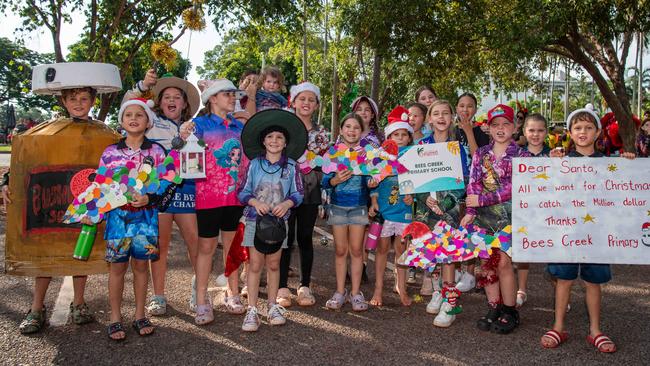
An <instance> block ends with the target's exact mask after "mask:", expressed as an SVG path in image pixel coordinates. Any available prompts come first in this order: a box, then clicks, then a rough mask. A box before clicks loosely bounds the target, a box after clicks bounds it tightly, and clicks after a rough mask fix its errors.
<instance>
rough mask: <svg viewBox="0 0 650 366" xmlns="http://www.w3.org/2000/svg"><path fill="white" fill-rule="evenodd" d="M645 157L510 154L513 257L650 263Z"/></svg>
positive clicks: (649, 182)
mask: <svg viewBox="0 0 650 366" xmlns="http://www.w3.org/2000/svg"><path fill="white" fill-rule="evenodd" d="M649 162H650V161H648V160H647V159H635V160H628V159H623V158H564V159H558V158H516V159H513V161H512V171H513V178H512V239H513V242H512V250H513V261H515V262H553V263H616V264H650V205H649V202H650V169H649V168H648V163H649Z"/></svg>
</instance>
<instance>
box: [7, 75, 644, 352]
mask: <svg viewBox="0 0 650 366" xmlns="http://www.w3.org/2000/svg"><path fill="white" fill-rule="evenodd" d="M198 85H199V89H200V90H201V92H200V94H199V92H198V91H197V90H196V88H194V86H193V85H191V84H190V83H188V82H187V81H185V80H182V79H179V78H174V77H171V76H167V77H161V78H157V77H156V75H155V73H153V71H150V72H149V73H148V74H147V77H146V78H145V80H143V81H142V82H139V83H138V84H136V86H135V88H134V89H133V90H132V91H130V92H129V94H128V95H127V97H126V98H125V100H124V101H123V104H122V106H121V108H120V111H119V114H118V121H119V123H120V126H121V127H122V129H123V130H124V131H125V134H126V136H125V137H124V138H123V139H122V140H121V141H119V142H118V143H116V144H114V145H111V146H108V147H107V148H106V150H105V151H104V153H103V155H102V157H101V159H100V162H99V165H100V166H106V167H108V168H115V167H120V166H124V165H125V164H126V162H129V161H130V162H133V163H135V165H136V166H140V165H142V164H147V163H149V164H154V165H155V164H157V163H158V162H160V161H162V159H164V157H165V154H166V151H168V150H169V149H170V148H179V147H180V146H182V145H183V141H182V139H186V138H187V137H188V136H189V135H190V134H191V133H194V134H195V135H196V136H197V137H198V138H199V139H201V140H202V141H203V142H204V143H205V146H206V154H205V156H206V178H205V179H197V180H196V181H194V182H193V181H185V182H184V183H183V185H182V186H181V187H179V188H178V191H177V193H176V195H175V196H174V199H173V200H172V203H171V204H170V207H169V208H167V209H166V210H165V211H164V212H159V210H158V208H157V204H158V202H159V201H160V196H159V194H160V193H162V191H163V190H164V188H165V187H164V185H163V186H161V188H160V189H159V192H157V193H158V194H147V195H137V194H136V195H134V197H133V200H132V202H130V203H129V204H128V205H127V206H123V207H120V208H118V209H115V210H113V211H110V213H109V214H108V215H107V217H106V222H107V226H106V232H105V235H104V239H106V242H107V248H106V261H107V262H109V263H110V272H109V299H110V306H111V315H110V325H109V326H108V335H109V337H110V338H111V339H113V340H123V339H125V337H126V330H125V328H124V326H123V324H122V319H121V311H120V308H121V301H122V294H123V289H124V274H125V272H126V270H127V267H128V264H129V262H130V263H131V267H132V270H133V273H134V292H135V300H136V301H135V304H136V320H135V321H134V322H133V328H134V329H135V330H136V331H137V333H138V334H139V335H141V336H145V335H149V334H152V333H153V331H154V326H153V324H152V323H151V321H150V320H149V319H148V318H147V316H146V310H148V311H149V313H150V314H151V315H162V314H164V313H165V311H166V298H165V295H164V282H165V273H166V269H167V268H166V266H167V262H166V258H167V252H168V250H169V245H170V236H171V227H172V222H176V223H177V225H178V226H179V228H180V230H181V234H182V236H183V239H184V241H185V243H186V245H187V249H188V256H189V258H190V263H191V264H192V267H193V270H194V273H195V277H194V278H193V279H192V284H191V289H192V290H191V297H190V301H189V307H190V310H191V311H194V312H195V314H196V316H195V322H196V324H198V325H204V324H208V323H210V322H212V321H213V320H214V315H213V304H212V302H211V299H210V298H209V297H208V291H207V290H208V282H209V278H210V272H211V269H212V258H213V255H214V252H215V249H216V247H217V237H218V236H220V241H221V243H222V245H223V250H224V251H223V253H224V255H223V259H224V268H225V266H226V260H227V255H228V253H229V251H230V248H231V245H233V243H234V242H236V240H235V239H236V236H237V235H236V234H237V229H238V226H239V224H240V221H241V222H244V223H245V226H244V227H245V228H244V230H243V233H240V234H243V237H242V238H240V239H241V245H243V246H244V247H246V248H248V250H249V258H250V260H249V263H248V265H247V266H245V267H246V268H245V270H244V271H245V272H246V276H245V282H246V283H245V287H244V289H243V291H242V293H243V294H244V295H246V296H247V297H248V305H247V306H244V304H243V302H242V299H241V293H240V286H239V274H238V272H237V271H233V272H232V273H231V274H230V275H229V276H228V278H227V290H226V291H227V295H226V297H225V301H224V303H225V306H226V309H227V311H228V312H230V313H233V314H244V313H246V315H245V317H244V320H243V324H242V330H244V331H256V330H257V329H258V327H259V325H260V319H259V314H258V308H257V302H258V294H259V284H260V276H261V273H262V268H263V267H264V266H266V273H267V281H266V283H267V294H268V300H267V301H268V310H267V318H268V323H269V324H270V325H281V324H284V323H285V322H286V319H285V307H288V306H291V305H292V295H291V291H290V290H289V288H288V285H287V277H288V272H289V265H290V258H291V248H292V246H293V242H294V240H295V241H297V243H298V247H299V250H300V261H301V265H300V272H301V278H300V287H299V288H298V291H297V303H298V304H299V305H301V306H311V305H314V304H315V303H316V300H315V298H314V296H313V294H312V292H311V290H310V281H311V270H312V264H313V243H312V236H313V230H314V225H315V222H316V218H317V215H318V209H319V205H321V204H322V203H323V202H322V200H321V190H325V191H327V192H328V195H329V204H328V205H327V214H328V219H327V222H328V225H331V227H332V232H333V236H334V243H335V277H336V289H335V291H334V293H333V295H332V296H331V298H330V299H329V300H327V302H326V304H325V305H326V307H327V308H328V309H333V310H338V309H341V308H342V307H343V306H344V305H345V304H346V303H347V302H350V303H351V306H352V310H354V311H365V310H367V309H368V307H369V305H372V306H382V305H383V291H384V272H385V268H386V263H387V258H388V252H389V250H390V247H391V246H392V247H394V250H395V258H397V257H399V256H400V255H401V254H402V253H403V252H404V251H405V250H406V242H405V240H404V239H406V238H402V233H403V231H404V228H405V227H406V225H408V224H409V223H411V222H413V221H420V222H423V223H425V224H426V225H428V226H429V227H433V225H435V223H436V222H438V221H439V220H445V221H446V222H447V223H449V224H451V225H452V226H455V227H458V226H464V227H466V226H467V225H468V224H471V223H473V224H476V225H478V226H480V227H482V228H485V229H487V230H488V231H489V232H497V231H499V230H501V229H503V228H504V227H506V226H507V225H509V224H510V223H511V202H510V200H511V180H512V164H511V160H512V158H515V157H533V156H564V152H563V151H560V150H553V151H552V152H551V151H550V149H549V148H548V147H547V146H546V145H545V139H546V135H547V128H548V126H547V122H546V120H545V119H544V117H543V116H541V115H539V114H531V115H528V116H525V119H523V121H522V125H521V136H522V139H521V141H517V140H516V139H515V138H516V137H517V138H518V136H517V127H518V126H517V124H516V121H515V112H514V110H513V109H512V108H511V107H509V106H506V105H501V104H499V105H497V106H495V107H493V108H492V109H490V110H489V112H488V117H487V126H488V128H487V129H483V128H481V127H479V126H476V125H475V124H474V122H473V120H474V115H475V114H476V110H477V100H476V97H475V96H473V95H472V94H469V93H465V94H462V95H461V96H460V97H459V98H458V102H457V104H456V106H455V108H454V106H452V104H451V103H449V102H447V101H444V100H439V99H437V98H436V95H435V93H434V91H433V90H432V89H431V88H429V87H423V88H421V89H420V90H418V93H417V95H416V101H415V102H413V103H411V104H408V105H407V107H406V108H405V107H402V106H397V107H396V108H395V109H393V110H392V111H391V112H390V113H389V115H388V124H387V125H386V127H385V128H384V130H383V132H382V131H381V130H380V129H379V127H378V119H379V117H380V115H379V110H378V108H377V104H376V103H375V101H373V100H372V99H371V98H369V97H366V96H362V97H359V98H357V99H356V100H355V101H354V102H353V103H352V105H351V107H352V113H350V114H348V115H346V116H345V117H343V118H342V119H341V121H340V134H339V136H336V139H335V142H334V143H335V144H343V145H345V147H346V148H347V149H350V150H359V149H363V148H365V146H367V145H368V144H370V145H372V146H374V147H379V146H380V144H381V143H382V142H383V141H384V140H385V139H386V140H392V141H394V142H395V144H396V145H397V146H398V147H399V150H400V151H403V150H404V149H407V148H408V146H410V145H414V144H429V143H440V142H449V141H459V142H460V145H461V147H462V148H461V150H460V156H461V162H462V166H463V175H464V178H465V183H466V186H467V188H466V189H462V190H453V191H439V192H435V193H425V194H416V195H400V194H399V184H398V182H397V177H396V176H391V177H388V178H386V179H384V180H382V181H381V182H378V181H376V180H374V179H372V178H370V177H369V176H361V175H353V174H352V172H351V171H348V170H341V171H338V172H336V173H329V174H322V173H321V172H320V171H318V170H312V171H309V172H303V171H301V170H300V169H298V165H297V163H296V160H298V158H299V157H300V156H301V155H302V154H303V152H304V151H305V149H308V150H310V151H312V152H314V153H315V154H319V155H320V154H323V153H324V152H325V151H326V150H327V148H328V147H329V146H330V144H331V143H330V139H329V135H328V133H327V131H326V130H325V129H324V128H323V127H322V126H318V125H317V124H316V123H315V122H314V118H313V117H314V113H315V112H316V111H317V110H318V106H319V103H320V90H319V89H318V87H317V86H315V85H314V84H311V83H308V82H305V83H302V84H298V85H296V86H294V87H292V88H291V90H290V98H289V101H287V100H286V99H285V98H284V97H283V96H282V95H281V94H280V91H281V90H280V89H281V87H282V85H283V80H282V76H281V73H280V72H279V70H277V69H276V68H268V69H266V70H264V72H263V73H262V74H261V75H260V76H259V77H258V76H256V75H254V74H251V75H244V76H243V77H242V80H241V81H240V87H239V88H236V87H235V86H234V84H233V83H232V82H230V81H229V80H226V79H217V80H204V81H200V82H199V84H198ZM258 88H259V89H258ZM93 93H94V91H93V90H92V89H90V90H89V89H88V88H81V89H73V90H68V91H65V92H64V93H63V97H62V101H63V105H64V106H65V107H66V109H67V111H68V113H69V115H70V116H71V117H73V118H78V119H80V120H83V119H87V118H88V113H89V112H90V109H91V107H92V101H93V100H94V94H93ZM147 95H152V96H153V97H154V98H155V100H156V104H155V105H156V107H155V109H152V106H151V105H150V103H149V102H148V101H147V100H146V99H143V98H142V97H143V96H147ZM242 97H243V98H244V99H243V100H242ZM199 104H202V105H203V106H204V108H203V109H202V110H201V111H200V112H199V115H198V116H197V117H195V118H194V119H192V120H191V121H190V120H189V118H190V117H191V116H192V115H194V113H195V112H196V111H197V110H198V109H199ZM286 107H290V108H291V112H287V111H283V110H281V109H282V108H286ZM267 109H268V110H267ZM186 121H187V122H186ZM184 122H185V123H184ZM649 126H650V123H648V122H647V121H646V122H644V124H643V125H642V127H641V129H642V130H643V131H644V133H645V134H644V135H643V136H646V137H644V139H645V140H643V141H645V142H646V144H647V139H648V138H647V136H648V133H649V132H650V131H649V130H650V127H649ZM567 128H568V130H569V132H570V137H571V140H572V141H573V144H574V146H575V150H574V151H571V152H568V156H591V157H598V156H602V154H599V153H598V152H597V151H596V149H595V142H596V139H597V137H598V134H599V133H600V129H601V126H600V121H599V118H598V116H597V115H596V114H595V113H594V112H593V111H591V110H589V109H580V110H577V111H575V112H574V113H572V114H571V115H570V116H569V120H568V121H567ZM486 131H487V133H486ZM520 144H521V145H520ZM622 155H623V156H624V157H627V158H633V157H634V154H632V153H623V154H622ZM3 193H5V194H6V196H7V198H8V192H6V189H3ZM376 215H381V216H382V218H383V219H384V223H383V227H382V231H381V235H380V236H381V238H380V240H379V244H378V246H377V248H376V253H375V255H376V267H375V269H376V272H375V273H376V279H375V288H374V294H373V296H372V298H371V299H370V300H369V301H366V299H365V297H364V294H363V293H362V292H361V279H362V276H363V274H364V272H365V265H364V255H365V254H366V253H365V252H366V250H365V248H364V240H365V238H366V235H367V234H366V227H367V225H368V222H369V217H373V216H376ZM287 224H288V230H287V228H286V227H287ZM287 233H288V234H287ZM238 244H239V243H236V244H235V245H238ZM348 257H349V263H350V266H349V267H350V268H349V271H348ZM149 263H150V264H151V272H152V277H153V287H154V291H153V292H154V296H153V297H152V298H151V300H150V302H149V304H148V306H146V295H147V288H148V271H149V269H148V266H149ZM440 267H441V270H440V273H439V274H438V273H435V274H434V275H432V276H430V275H426V276H424V277H425V279H424V284H423V292H422V293H423V294H430V295H431V300H430V302H429V303H428V305H427V306H426V311H427V312H428V313H431V314H436V317H435V319H434V321H433V323H434V325H435V326H438V327H449V326H451V325H452V323H453V322H454V321H455V319H456V316H457V315H458V314H460V313H461V311H462V308H461V307H460V303H459V300H460V297H461V293H462V292H467V291H469V290H470V289H472V288H473V287H474V286H475V285H476V286H478V287H482V288H484V289H485V294H486V297H487V304H488V306H487V308H488V309H487V312H486V314H485V316H483V317H482V318H481V319H479V320H478V322H477V327H478V328H479V329H481V330H484V331H492V332H496V333H501V334H507V333H510V332H512V331H513V330H514V329H515V328H516V327H517V326H518V324H519V312H518V308H519V307H520V306H521V305H523V303H524V302H525V301H526V297H527V296H526V278H527V270H528V266H527V264H525V263H518V264H516V267H517V276H518V277H519V280H518V279H517V277H516V275H515V271H514V267H515V265H513V263H512V260H511V258H510V257H509V256H508V255H507V254H506V253H503V252H499V251H495V252H494V254H493V255H492V257H491V258H490V259H489V260H485V261H482V263H481V271H480V273H479V277H478V278H476V276H475V273H474V271H475V264H474V263H468V264H467V266H466V269H465V271H458V269H459V268H460V264H459V263H444V264H442V265H441V266H440ZM548 272H549V273H550V275H551V276H552V277H553V278H554V279H555V281H556V287H555V289H556V290H555V292H556V297H555V298H556V300H555V322H554V325H553V327H552V329H551V330H549V331H548V332H547V333H546V334H544V335H543V337H542V339H541V344H542V346H543V347H546V348H554V347H557V346H559V345H560V344H561V343H562V342H564V341H566V339H567V333H566V330H565V325H564V319H565V315H566V308H567V305H568V302H569V294H570V290H571V285H572V283H573V280H575V279H576V278H577V276H578V275H580V277H581V278H582V279H583V280H584V281H585V283H586V288H587V306H588V309H589V317H590V334H589V337H588V340H589V342H590V343H591V344H593V345H594V346H595V347H596V348H597V349H598V350H599V351H601V352H614V351H615V350H616V347H615V345H614V343H613V342H612V341H611V340H610V339H609V338H608V337H607V336H605V335H604V334H603V333H602V332H601V330H600V328H599V316H600V315H599V313H600V297H601V292H600V291H601V290H600V284H602V283H605V282H607V281H609V280H610V279H611V273H610V271H609V266H608V265H594V264H550V265H549V266H548ZM348 276H349V279H350V283H351V288H350V290H349V291H348V289H347V288H346V277H348ZM407 277H408V275H407V268H405V267H403V266H397V268H396V285H395V289H394V290H395V291H396V292H397V293H398V294H399V297H400V300H401V303H402V305H404V306H410V305H412V300H411V298H410V297H409V295H408V293H407V290H406V283H407V281H408V279H407ZM85 280H86V277H75V280H74V284H75V298H74V302H73V304H72V305H71V311H72V316H73V320H74V322H75V323H77V324H82V323H85V322H88V321H91V320H92V314H91V312H90V310H89V309H88V307H87V306H86V305H85V303H84V300H83V287H84V285H85ZM48 284H49V279H45V278H39V279H37V280H36V287H35V294H34V302H33V304H32V307H31V310H30V312H29V313H28V314H27V316H26V318H25V320H24V321H23V322H22V323H21V325H20V330H21V332H23V333H33V332H37V331H39V330H40V329H41V328H42V327H43V326H44V324H45V316H46V315H45V307H44V304H43V298H44V295H45V291H46V290H47V285H48Z"/></svg>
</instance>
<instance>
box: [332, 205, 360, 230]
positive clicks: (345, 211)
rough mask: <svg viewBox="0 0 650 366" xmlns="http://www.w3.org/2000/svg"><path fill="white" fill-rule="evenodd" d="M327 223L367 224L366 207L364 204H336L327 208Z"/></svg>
mask: <svg viewBox="0 0 650 366" xmlns="http://www.w3.org/2000/svg"><path fill="white" fill-rule="evenodd" d="M327 211H328V212H327V213H328V216H329V218H328V219H327V224H328V225H364V226H365V225H368V207H366V206H352V207H345V206H337V205H329V207H328V208H327Z"/></svg>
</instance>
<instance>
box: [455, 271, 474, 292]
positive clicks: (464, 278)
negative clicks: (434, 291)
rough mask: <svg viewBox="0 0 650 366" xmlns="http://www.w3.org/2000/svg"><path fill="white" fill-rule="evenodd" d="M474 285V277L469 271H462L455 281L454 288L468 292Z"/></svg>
mask: <svg viewBox="0 0 650 366" xmlns="http://www.w3.org/2000/svg"><path fill="white" fill-rule="evenodd" d="M474 287H476V277H474V276H473V275H472V274H470V273H469V272H463V274H462V275H461V276H460V280H459V281H457V282H456V288H457V289H458V290H459V291H460V292H468V291H471V290H472V289H473V288H474Z"/></svg>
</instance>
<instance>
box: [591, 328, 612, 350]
mask: <svg viewBox="0 0 650 366" xmlns="http://www.w3.org/2000/svg"><path fill="white" fill-rule="evenodd" d="M587 342H589V344H591V345H592V346H594V347H596V349H598V350H599V351H600V352H602V353H614V352H616V344H614V342H612V340H611V339H610V338H609V337H608V336H606V335H605V334H603V333H600V334H598V335H596V336H595V337H592V336H591V335H588V336H587ZM608 344H611V345H612V346H613V348H612V349H605V348H603V346H606V345H608Z"/></svg>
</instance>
